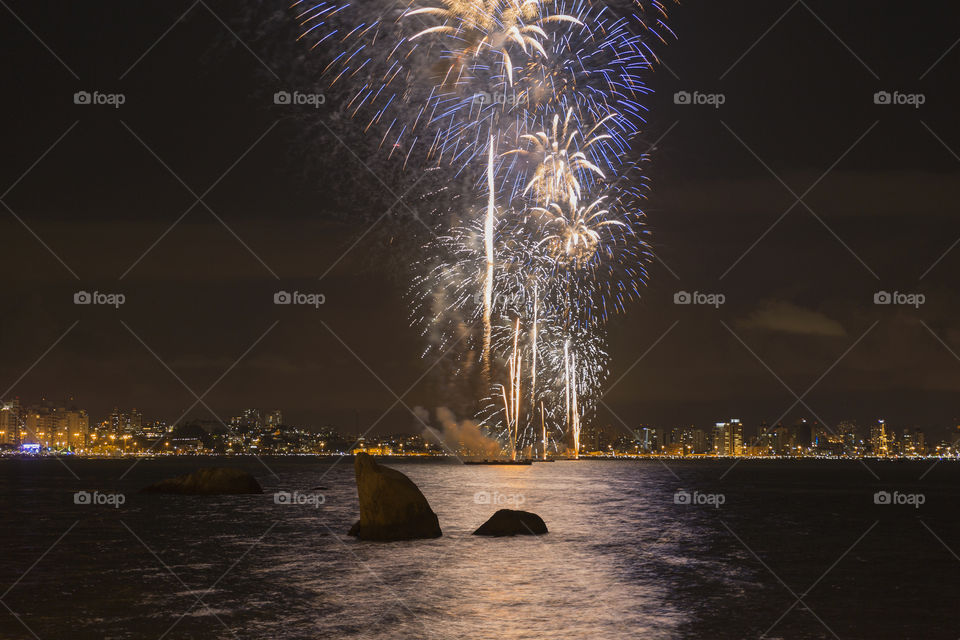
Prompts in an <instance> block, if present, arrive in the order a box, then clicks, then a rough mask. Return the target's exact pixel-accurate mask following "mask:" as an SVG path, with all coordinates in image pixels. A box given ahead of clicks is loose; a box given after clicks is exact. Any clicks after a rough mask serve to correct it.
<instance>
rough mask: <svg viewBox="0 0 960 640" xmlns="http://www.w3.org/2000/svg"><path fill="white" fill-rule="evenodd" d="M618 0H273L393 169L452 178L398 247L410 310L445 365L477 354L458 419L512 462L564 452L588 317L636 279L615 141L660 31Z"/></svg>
mask: <svg viewBox="0 0 960 640" xmlns="http://www.w3.org/2000/svg"><path fill="white" fill-rule="evenodd" d="M620 1H628V0H612V1H611V2H610V3H609V4H608V3H606V2H603V1H602V0H409V1H407V0H373V1H372V2H370V3H365V4H364V5H363V6H362V7H360V6H359V5H353V4H351V3H349V2H339V3H338V2H333V3H330V2H319V3H318V2H315V1H313V0H310V1H307V0H298V1H296V2H294V4H293V9H294V11H295V15H296V17H297V19H298V21H299V23H300V25H301V27H302V35H301V36H300V37H301V39H304V40H306V41H307V42H310V43H311V46H312V48H314V49H318V48H319V49H320V50H322V51H328V52H329V54H330V57H331V59H330V61H329V64H327V66H326V68H325V71H324V80H325V82H326V83H327V85H328V86H330V87H337V88H338V90H340V91H344V90H346V91H347V93H348V95H349V97H348V99H347V101H346V106H345V108H344V109H342V110H343V112H344V113H345V115H347V116H349V117H351V118H359V119H361V122H362V124H363V130H364V132H365V133H371V134H374V132H375V135H377V136H378V137H379V138H380V139H381V148H383V149H384V150H385V151H386V152H387V154H388V156H389V157H393V156H394V155H396V154H399V155H402V161H403V166H404V167H405V168H407V169H408V170H411V169H412V170H419V171H428V170H431V171H435V170H439V171H446V172H447V174H446V175H447V176H448V177H449V181H450V182H451V183H452V181H453V180H454V179H457V178H462V179H464V181H465V184H467V185H468V187H467V189H466V190H467V195H466V196H463V197H459V198H456V199H455V200H456V202H457V203H458V204H457V205H456V206H455V207H454V208H453V209H451V210H450V211H449V212H447V213H448V214H449V215H447V216H443V220H442V221H441V222H439V223H437V229H436V232H437V233H436V235H437V237H436V239H435V240H434V241H432V242H431V243H430V244H429V245H428V246H427V247H426V249H427V253H428V258H427V259H426V260H425V261H421V262H418V263H417V266H418V267H420V268H421V269H420V272H419V273H417V274H416V275H415V277H414V284H413V286H412V287H411V289H410V292H411V298H412V302H413V308H414V318H415V320H416V321H417V322H418V323H419V324H420V326H422V327H423V331H424V334H425V335H427V336H428V337H429V338H430V346H431V347H432V348H436V349H438V350H440V351H442V352H445V351H446V350H447V349H449V348H451V347H454V346H458V345H459V348H458V349H457V350H456V352H457V353H458V354H459V355H458V358H457V362H458V363H459V367H460V369H459V370H460V372H461V373H464V374H466V373H469V372H470V371H473V370H474V369H473V364H474V363H475V362H476V361H477V360H478V359H479V361H480V362H481V364H482V378H483V379H482V384H483V385H485V387H486V389H487V391H486V394H485V395H486V397H485V398H482V399H479V404H478V406H479V407H480V409H479V411H478V416H477V417H478V418H479V419H480V420H481V421H482V424H483V425H484V426H485V427H486V428H487V429H488V430H489V432H490V433H491V434H493V435H495V436H496V437H498V438H499V439H500V441H501V443H502V444H503V449H504V452H505V454H506V455H509V456H510V457H512V458H516V457H517V456H518V455H531V454H532V453H531V452H533V451H534V450H535V449H536V448H538V447H539V449H540V452H541V453H540V455H542V456H546V455H547V453H548V448H550V447H551V446H552V448H553V450H554V451H555V453H556V454H560V455H564V454H566V455H571V456H573V457H576V455H577V454H578V451H579V446H580V432H581V426H582V424H584V420H585V419H588V418H589V416H590V415H591V414H592V412H593V411H595V408H596V402H597V400H598V399H599V393H600V387H601V385H602V384H603V382H604V380H605V379H606V377H607V375H608V369H607V366H608V363H609V356H608V354H607V351H606V341H605V336H604V327H605V324H606V321H607V319H608V318H609V316H610V314H611V313H616V312H620V311H623V310H624V308H625V305H626V303H627V302H628V301H630V300H634V299H636V298H638V297H639V295H640V289H641V287H642V286H643V284H645V282H646V279H647V277H646V276H647V274H646V264H647V263H648V262H649V251H648V248H647V244H646V241H645V238H646V234H647V231H646V227H645V224H644V220H645V217H644V214H643V212H642V210H641V208H640V205H641V201H642V200H643V199H644V195H645V192H646V182H645V178H644V176H643V175H642V172H641V171H640V163H641V162H642V161H643V160H644V159H645V157H644V156H642V155H641V156H639V157H638V155H637V154H636V152H635V151H633V146H634V144H635V142H636V141H637V137H638V136H639V134H640V132H641V129H642V127H643V126H644V125H645V114H646V109H645V107H644V105H643V100H644V98H645V97H646V96H647V95H649V94H650V93H651V91H650V89H649V88H648V87H647V85H646V84H645V78H646V76H647V75H648V73H650V72H652V70H653V69H654V67H655V65H656V63H657V58H656V56H655V54H654V52H653V49H652V46H655V45H657V44H658V43H663V42H665V41H666V39H667V37H669V36H672V33H671V32H670V30H669V28H668V27H667V26H666V24H665V20H666V12H665V9H664V6H663V5H662V4H661V2H658V1H657V0H634V1H633V3H632V4H630V5H628V6H615V4H616V3H617V2H620ZM361 14H362V15H361ZM345 86H346V87H348V88H347V89H342V87H345ZM498 147H500V149H502V150H505V151H498ZM471 193H472V194H473V195H472V196H471V195H470V194H471ZM471 197H472V198H473V199H472V200H471ZM484 200H486V203H485V206H483V205H482V204H481V203H482V202H483V201H484ZM472 327H480V329H479V331H474V330H473V329H472ZM478 354H479V355H478ZM538 414H539V415H538Z"/></svg>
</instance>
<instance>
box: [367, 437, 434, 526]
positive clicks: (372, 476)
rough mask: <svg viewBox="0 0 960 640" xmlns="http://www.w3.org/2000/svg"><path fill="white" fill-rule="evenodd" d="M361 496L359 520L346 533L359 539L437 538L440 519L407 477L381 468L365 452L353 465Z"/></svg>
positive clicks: (393, 470) (395, 471) (386, 468)
mask: <svg viewBox="0 0 960 640" xmlns="http://www.w3.org/2000/svg"><path fill="white" fill-rule="evenodd" d="M353 467H354V471H356V474H357V495H359V496H360V521H359V522H357V523H356V524H355V525H353V527H351V528H350V533H349V535H351V536H356V537H358V538H360V539H361V540H413V539H416V538H439V537H440V536H442V535H443V532H441V531H440V522H439V521H438V520H437V514H435V513H434V512H433V509H431V508H430V504H429V503H428V502H427V499H426V498H425V497H423V494H422V493H421V492H420V489H418V488H417V485H415V484H414V483H413V481H412V480H410V478H408V477H407V476H405V475H403V474H402V473H400V472H399V471H397V470H395V469H390V468H389V467H383V466H380V465H379V464H377V462H376V461H375V460H374V459H373V457H371V456H370V455H369V454H366V453H358V454H357V457H356V460H355V461H354V464H353Z"/></svg>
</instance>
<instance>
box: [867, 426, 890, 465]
mask: <svg viewBox="0 0 960 640" xmlns="http://www.w3.org/2000/svg"><path fill="white" fill-rule="evenodd" d="M890 441H891V437H890V434H889V433H888V431H887V424H886V421H885V420H878V421H877V423H876V424H875V425H873V426H872V427H870V450H871V453H873V455H875V456H878V457H882V456H888V455H890V444H891V442H890Z"/></svg>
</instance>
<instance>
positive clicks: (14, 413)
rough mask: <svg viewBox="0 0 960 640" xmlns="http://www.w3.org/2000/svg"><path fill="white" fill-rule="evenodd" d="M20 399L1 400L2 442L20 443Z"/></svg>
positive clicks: (0, 435)
mask: <svg viewBox="0 0 960 640" xmlns="http://www.w3.org/2000/svg"><path fill="white" fill-rule="evenodd" d="M20 427H21V416H20V401H19V400H18V399H16V398H14V399H13V400H10V401H8V402H0V444H6V445H18V444H20Z"/></svg>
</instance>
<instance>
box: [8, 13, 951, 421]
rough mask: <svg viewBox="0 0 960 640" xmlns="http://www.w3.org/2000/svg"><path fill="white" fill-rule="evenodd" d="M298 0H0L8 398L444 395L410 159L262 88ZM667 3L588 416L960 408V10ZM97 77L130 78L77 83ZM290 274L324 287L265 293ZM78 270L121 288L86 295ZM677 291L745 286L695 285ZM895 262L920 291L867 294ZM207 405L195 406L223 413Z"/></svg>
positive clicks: (413, 399) (231, 407)
mask: <svg viewBox="0 0 960 640" xmlns="http://www.w3.org/2000/svg"><path fill="white" fill-rule="evenodd" d="M285 6H286V3H283V2H278V3H276V4H275V5H274V4H273V3H242V2H239V1H237V2H215V1H211V2H208V3H207V4H206V5H204V4H202V3H197V4H195V5H192V8H190V7H191V4H190V2H182V3H174V2H169V3H155V4H153V5H151V6H150V7H149V8H147V7H146V6H145V5H142V4H141V3H128V2H116V1H96V2H88V3H68V4H63V3H53V2H23V1H12V0H11V1H10V2H9V8H10V9H11V10H12V12H14V13H15V14H16V16H14V15H13V13H12V12H10V11H7V10H5V9H2V8H0V29H2V31H0V33H2V39H3V40H2V41H3V42H4V50H5V53H6V64H5V65H4V66H3V70H2V74H3V77H2V78H0V81H2V86H3V87H4V88H5V90H4V98H3V107H2V108H3V110H4V116H5V117H4V118H3V128H4V145H3V154H2V158H0V194H2V198H0V199H2V201H3V202H4V203H5V205H6V208H0V238H2V247H3V249H2V252H0V255H2V260H3V268H2V271H0V278H2V281H0V282H2V288H3V293H4V295H3V298H2V299H3V310H2V313H0V352H2V354H3V356H2V358H0V393H2V392H5V391H6V393H5V395H4V397H10V396H14V395H16V396H19V397H20V398H21V399H22V400H23V401H24V402H32V401H35V400H36V399H37V398H39V396H40V395H41V394H45V395H47V396H48V397H51V398H59V397H63V396H65V395H68V394H72V395H74V396H75V397H76V398H77V402H78V404H80V405H81V406H83V407H85V408H87V409H88V410H89V411H90V412H91V413H92V414H93V416H94V417H100V416H103V415H104V414H105V413H106V412H108V411H109V410H110V409H111V408H112V407H113V406H114V405H120V406H121V407H130V406H136V407H137V408H139V409H141V410H142V411H143V412H144V413H145V415H146V416H147V417H148V418H163V419H167V420H173V419H175V418H177V417H178V416H180V415H181V414H182V413H183V412H184V411H186V410H187V409H188V408H189V407H190V406H191V405H193V404H194V403H195V402H196V397H195V396H194V394H196V395H199V396H201V397H203V401H204V404H205V405H207V406H208V407H209V410H210V411H213V412H215V413H217V414H218V415H220V416H221V417H222V418H223V419H227V418H228V417H229V416H230V415H232V414H233V413H234V412H236V411H238V410H239V409H240V408H242V407H244V406H259V407H267V408H273V407H280V408H283V409H284V410H285V411H286V414H287V416H288V419H289V420H290V421H291V422H295V423H301V424H312V425H319V424H325V423H329V424H333V425H335V426H338V427H340V428H342V429H345V430H352V429H354V427H355V426H359V427H360V429H365V428H367V427H369V426H370V425H372V424H373V423H374V422H377V421H378V422H377V426H376V427H375V429H376V431H396V430H406V429H413V424H414V418H413V417H412V416H411V415H410V414H409V412H408V411H407V409H406V408H405V407H404V404H406V405H408V406H410V407H413V406H416V405H422V406H425V407H435V406H439V405H444V404H447V403H446V402H445V399H444V398H443V397H441V396H442V394H441V393H440V392H439V391H438V390H439V389H441V388H442V387H443V386H444V385H443V380H438V379H437V378H438V373H439V372H438V370H433V371H431V372H430V373H428V374H427V375H426V376H425V377H423V378H422V379H421V376H422V375H423V374H424V372H426V371H427V370H428V368H429V367H430V364H431V361H430V360H429V359H427V360H425V359H421V357H420V353H421V351H422V350H423V344H422V342H421V340H420V338H419V336H418V333H417V331H415V330H414V329H413V328H411V327H410V322H409V314H408V311H407V306H406V304H405V302H404V299H403V297H404V292H405V290H406V287H407V286H408V284H409V276H410V269H409V263H410V262H411V260H413V256H414V255H415V252H414V251H412V250H411V247H415V246H417V244H418V243H419V242H421V241H422V240H423V239H424V238H423V237H422V234H423V230H422V229H418V228H417V227H418V225H416V224H415V223H413V222H411V220H410V209H409V208H408V207H414V208H415V207H416V191H413V192H411V194H410V195H409V197H408V198H407V199H406V200H405V201H404V204H402V205H396V206H394V207H393V209H390V207H391V206H392V205H394V203H395V201H396V199H397V196H398V195H400V193H402V192H403V191H404V190H405V188H406V186H409V184H410V183H411V182H412V181H413V179H414V178H412V177H411V176H410V175H408V174H404V173H403V172H402V171H400V170H399V169H398V168H397V167H396V166H395V163H392V164H391V163H386V162H384V161H383V160H382V158H375V157H373V156H372V151H371V144H370V141H369V140H366V139H364V136H363V133H362V131H359V127H358V126H357V125H356V124H355V123H353V122H351V121H348V120H345V119H344V118H342V116H341V113H342V109H340V108H339V105H337V104H335V98H336V96H332V99H331V100H330V101H328V104H326V105H324V106H323V107H321V108H320V109H317V110H307V108H304V109H299V110H297V109H291V108H285V107H278V106H275V105H274V104H273V103H272V94H273V92H274V91H277V90H279V89H290V90H292V89H294V88H298V87H300V86H303V85H304V83H305V82H309V81H310V80H309V78H311V74H312V73H313V72H314V70H315V68H316V65H317V61H318V60H320V59H322V58H321V57H320V56H321V54H319V53H316V52H315V53H314V54H310V53H308V52H307V51H306V50H305V48H304V47H303V46H301V45H298V44H296V43H295V42H293V38H292V37H293V36H294V35H295V33H296V32H295V30H294V29H293V27H292V24H290V22H289V20H288V19H287V16H286V14H285V13H284V11H285ZM248 8H249V10H248ZM188 9H189V11H188ZM184 12H186V14H185V16H184ZM181 16H184V17H183V19H182V20H181V21H179V22H177V21H178V19H179V18H180V17H181ZM221 21H222V22H221ZM670 24H671V26H672V28H673V29H674V30H675V31H676V33H677V34H678V40H676V41H673V42H671V43H669V45H668V46H666V47H661V49H660V50H659V51H660V53H661V55H662V59H663V61H664V63H665V66H664V67H661V68H660V69H659V70H658V71H657V72H656V74H655V75H654V76H653V77H652V78H651V80H650V83H651V85H652V87H653V88H654V89H655V90H656V91H657V94H656V95H655V96H654V97H652V98H651V99H650V101H649V106H650V119H649V126H648V129H647V132H646V133H645V136H644V140H645V142H646V143H647V144H653V143H656V144H655V146H654V148H653V150H652V162H651V163H650V164H649V165H648V170H649V174H650V176H651V177H652V181H653V191H652V194H651V197H650V200H649V202H648V209H647V213H648V214H649V224H650V227H651V230H652V232H653V236H652V241H653V244H654V251H655V252H656V255H657V256H658V257H659V259H660V261H659V262H657V263H655V264H654V265H653V266H652V268H651V282H650V285H649V287H648V288H647V290H646V292H645V296H644V299H643V300H642V301H640V302H638V303H636V304H634V305H632V306H631V307H630V309H629V310H628V313H627V314H625V315H623V316H621V317H617V318H615V319H614V320H613V321H612V323H611V326H610V336H611V347H610V351H611V354H612V356H613V360H612V374H611V377H610V382H611V384H613V387H612V389H611V390H610V392H609V394H608V395H606V396H605V398H604V403H605V404H604V406H603V407H602V408H601V410H600V413H599V415H598V416H597V417H596V418H595V419H596V420H598V421H599V422H600V423H602V424H612V425H618V424H620V423H621V421H623V422H624V423H626V424H628V425H630V426H637V425H639V424H641V423H655V424H660V425H664V426H673V425H680V424H699V425H706V424H709V423H712V422H714V421H716V420H719V419H722V418H724V417H729V416H736V417H740V418H741V419H743V420H744V421H745V422H746V423H747V424H748V425H754V424H756V423H757V422H759V421H760V420H767V421H773V420H776V419H778V418H781V417H782V418H783V419H784V420H785V421H792V420H795V419H798V418H800V417H810V418H815V419H817V418H818V419H820V420H823V421H824V422H826V423H827V424H828V425H833V424H835V423H836V422H837V421H839V420H843V419H857V420H860V421H861V422H863V423H866V422H867V421H870V420H874V419H876V418H878V417H886V418H887V419H888V421H889V422H891V423H892V424H893V425H894V426H895V427H897V428H900V427H904V426H921V427H924V428H926V429H928V430H929V431H930V432H931V434H932V435H945V434H946V431H947V429H948V428H952V427H953V426H954V425H955V424H957V421H958V418H960V406H958V402H957V399H958V390H960V358H958V357H957V355H958V354H960V326H958V324H957V320H956V318H957V317H958V316H960V313H958V312H960V297H958V295H957V292H956V285H957V275H956V274H957V268H958V266H960V248H958V249H956V250H954V251H951V250H950V249H951V247H952V246H953V245H954V243H955V242H957V240H958V239H960V218H958V216H957V204H956V203H957V202H960V157H958V153H960V124H958V121H957V118H956V113H957V106H958V99H960V95H958V89H957V83H956V77H957V72H958V70H960V46H958V47H957V48H952V47H953V46H954V45H955V44H956V43H957V39H958V38H960V28H958V27H957V25H958V24H960V22H958V20H957V11H956V9H954V8H953V7H952V5H951V4H950V3H917V4H913V5H907V4H904V3H902V2H897V3H894V2H866V1H856V2H855V1H847V2H819V1H809V2H797V3H791V2H789V1H780V0H777V1H761V0H753V1H745V2H736V1H725V2H716V1H715V0H714V1H710V0H704V1H688V2H684V3H683V4H682V5H677V6H673V7H672V8H671V21H670ZM168 28H169V31H167V30H168ZM768 30H769V31H768ZM164 34H165V35H164ZM233 34H236V36H237V37H235V36H234V35H233ZM161 36H163V37H162V38H161ZM158 39H159V41H158ZM241 41H242V43H241ZM248 47H249V49H248ZM51 50H52V51H51ZM311 56H317V58H316V59H313V58H312V57H311ZM58 58H59V60H58ZM305 78H306V79H307V80H305ZM82 90H85V91H90V92H93V91H99V92H101V93H115V92H117V93H122V94H123V95H124V96H125V99H126V102H125V104H123V105H122V106H120V107H119V108H113V107H111V106H108V105H76V104H74V102H73V95H74V93H75V92H77V91H82ZM678 91H688V92H690V93H693V92H695V91H696V92H700V93H701V94H711V93H719V94H723V96H724V99H725V102H724V104H723V105H722V106H720V107H719V108H713V107H711V106H708V105H683V104H675V102H674V94H675V93H676V92H678ZM878 91H888V92H890V93H891V94H892V93H894V92H899V93H901V94H922V96H923V98H924V100H925V102H924V104H923V105H922V106H920V107H919V108H914V107H913V106H910V105H884V104H880V105H878V104H875V103H874V94H875V93H876V92H878ZM321 121H322V122H321ZM327 126H329V127H330V130H327ZM330 131H333V132H334V133H336V134H337V136H338V137H339V138H340V140H338V139H337V138H336V137H334V135H332V134H331V133H330ZM341 141H342V142H341ZM348 147H349V149H351V150H353V151H351V150H348ZM354 153H356V154H357V156H359V158H358V157H356V156H354V155H353V154H354ZM361 159H362V160H363V161H364V162H365V163H366V164H368V165H369V166H370V167H371V168H373V169H374V170H373V171H370V170H368V169H367V168H365V167H364V165H363V164H362V163H361ZM208 190H209V192H208ZM198 196H199V197H202V200H203V202H202V203H197V202H196V201H197V197H198ZM799 196H802V202H800V203H797V202H796V200H797V197H799ZM407 203H409V204H407ZM791 207H792V208H791ZM788 210H789V211H788ZM384 214H386V215H385V216H384ZM371 227H372V230H371ZM278 289H285V290H299V291H305V292H318V293H323V294H324V295H325V296H326V304H324V305H323V306H322V307H321V308H320V309H317V310H315V309H312V308H306V307H300V308H298V307H277V306H275V305H274V304H273V303H272V297H273V293H274V292H275V291H277V290H278ZM78 290H87V291H94V290H97V291H101V292H121V293H123V294H125V295H126V299H127V301H126V303H125V304H124V305H123V306H122V307H121V308H120V309H112V308H107V307H97V306H77V305H74V304H73V294H74V292H76V291H78ZM681 290H684V291H690V292H693V291H699V292H705V293H722V294H723V295H724V296H725V297H726V303H725V304H724V305H722V306H721V307H720V308H719V309H714V308H712V307H707V306H678V305H675V304H673V298H674V294H675V293H676V292H677V291H681ZM881 290H883V291H890V292H893V291H898V292H903V293H922V294H924V296H925V297H926V300H925V303H924V304H923V305H922V306H920V307H919V308H913V307H910V306H905V305H889V306H878V305H875V304H874V303H873V300H874V294H875V292H877V291H881ZM61 337H62V339H61ZM58 339H59V341H58ZM51 345H55V346H53V347H52V348H51ZM654 345H655V346H654ZM651 347H652V348H651ZM48 349H49V352H47V351H48ZM248 350H249V351H248ZM44 354H45V355H44ZM244 354H246V355H244ZM242 355H244V357H242V358H241V356H242ZM41 356H42V357H41ZM238 359H239V362H238ZM34 365H35V366H34ZM25 372H26V373H25ZM24 374H25V375H24ZM440 377H442V376H440ZM8 387H10V390H9V391H7V388H8ZM208 389H209V393H207V395H204V394H205V393H206V392H207V391H208ZM808 390H809V391H808ZM394 394H396V395H394ZM398 395H399V396H402V397H403V401H402V402H397V397H396V396H398ZM796 396H799V397H800V398H802V402H798V401H797V397H796ZM204 404H199V405H197V406H196V407H194V409H193V410H192V411H191V412H190V415H194V416H196V417H200V418H203V417H210V414H209V411H208V409H207V407H205V406H204Z"/></svg>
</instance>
